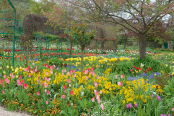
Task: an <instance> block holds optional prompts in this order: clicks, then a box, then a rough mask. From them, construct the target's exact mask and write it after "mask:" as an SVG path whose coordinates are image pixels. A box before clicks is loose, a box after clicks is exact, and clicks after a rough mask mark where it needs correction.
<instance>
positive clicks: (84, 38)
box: [69, 23, 95, 77]
mask: <svg viewBox="0 0 174 116" xmlns="http://www.w3.org/2000/svg"><path fill="white" fill-rule="evenodd" d="M87 31H89V30H87V25H86V24H83V23H81V24H75V25H74V26H72V27H71V28H70V33H69V34H70V36H71V37H73V39H76V40H77V41H78V42H79V44H80V47H81V77H82V76H83V51H84V49H85V47H86V46H88V45H89V44H90V41H91V40H92V39H94V37H95V30H93V31H92V32H87Z"/></svg>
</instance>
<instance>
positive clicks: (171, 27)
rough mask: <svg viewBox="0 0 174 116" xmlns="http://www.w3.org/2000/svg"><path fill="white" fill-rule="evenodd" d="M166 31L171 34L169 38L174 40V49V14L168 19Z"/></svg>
mask: <svg viewBox="0 0 174 116" xmlns="http://www.w3.org/2000/svg"><path fill="white" fill-rule="evenodd" d="M166 33H167V34H169V38H170V40H171V41H172V42H173V51H174V16H171V17H170V18H169V20H168V23H167V31H166Z"/></svg>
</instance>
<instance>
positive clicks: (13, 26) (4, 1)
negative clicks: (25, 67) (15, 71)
mask: <svg viewBox="0 0 174 116" xmlns="http://www.w3.org/2000/svg"><path fill="white" fill-rule="evenodd" d="M2 1H3V2H1V5H2V4H3V3H7V4H8V5H10V8H11V9H10V10H8V9H7V10H6V9H5V11H0V13H8V12H11V11H12V12H13V16H14V17H13V18H12V19H10V18H9V19H8V18H4V17H3V18H0V19H1V20H2V21H1V24H2V23H5V21H11V22H13V23H11V25H10V26H9V25H8V23H7V25H6V27H7V28H11V32H8V31H6V30H4V29H3V28H5V26H2V29H1V31H0V35H1V36H2V35H13V45H12V51H13V55H12V56H10V55H9V54H8V55H4V54H2V55H0V57H12V59H13V60H12V65H13V67H14V60H15V57H14V55H15V31H16V9H15V7H14V6H13V4H12V3H11V1H10V0H2ZM2 16H3V15H2ZM2 30H3V31H2ZM2 41H3V38H2V39H1V43H2ZM2 49H3V47H2Z"/></svg>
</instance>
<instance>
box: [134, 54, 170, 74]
mask: <svg viewBox="0 0 174 116" xmlns="http://www.w3.org/2000/svg"><path fill="white" fill-rule="evenodd" d="M141 63H142V64H143V65H144V67H143V68H144V69H148V68H149V67H150V68H152V70H151V72H158V71H161V70H163V71H164V72H166V73H167V72H170V71H171V69H170V67H169V66H165V65H164V64H163V63H161V62H160V61H159V60H156V59H152V57H149V56H146V58H143V59H142V60H141V59H140V58H139V59H133V60H132V64H133V65H135V66H140V65H141Z"/></svg>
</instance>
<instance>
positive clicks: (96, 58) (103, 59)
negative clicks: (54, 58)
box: [66, 56, 131, 64]
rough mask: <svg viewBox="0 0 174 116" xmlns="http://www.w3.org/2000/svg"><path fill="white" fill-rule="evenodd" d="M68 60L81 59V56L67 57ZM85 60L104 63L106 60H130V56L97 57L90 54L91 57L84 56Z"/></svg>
mask: <svg viewBox="0 0 174 116" xmlns="http://www.w3.org/2000/svg"><path fill="white" fill-rule="evenodd" d="M66 60H68V61H77V62H78V61H81V57H78V58H68V59H66ZM83 60H88V61H89V62H90V63H92V62H95V61H98V62H99V63H101V64H103V63H105V62H115V61H118V60H119V61H124V60H128V61H130V60H131V59H130V58H125V57H121V58H105V57H103V56H100V57H96V56H90V57H84V58H83Z"/></svg>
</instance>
